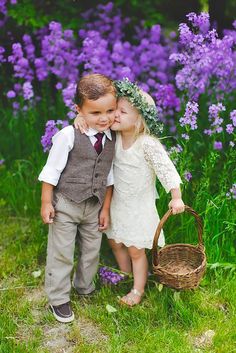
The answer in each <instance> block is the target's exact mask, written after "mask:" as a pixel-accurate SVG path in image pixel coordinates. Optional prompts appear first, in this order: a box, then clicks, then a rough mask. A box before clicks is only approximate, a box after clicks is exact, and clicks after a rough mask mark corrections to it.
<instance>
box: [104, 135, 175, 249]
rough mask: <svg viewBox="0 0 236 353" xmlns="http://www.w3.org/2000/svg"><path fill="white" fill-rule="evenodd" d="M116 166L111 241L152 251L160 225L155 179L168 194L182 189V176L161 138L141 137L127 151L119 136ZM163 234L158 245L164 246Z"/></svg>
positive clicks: (109, 232)
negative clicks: (180, 186) (160, 140)
mask: <svg viewBox="0 0 236 353" xmlns="http://www.w3.org/2000/svg"><path fill="white" fill-rule="evenodd" d="M113 165H114V191H113V196H112V202H111V208H110V214H111V225H110V228H109V229H108V230H107V231H106V234H107V237H108V238H109V239H114V240H115V241H116V242H117V243H123V244H125V245H126V246H128V247H129V246H135V247H136V248H139V249H141V248H147V249H151V248H152V242H153V237H154V235H155V231H156V228H157V225H158V223H159V220H160V219H159V215H158V213H157V210H156V205H155V199H156V198H157V192H156V187H155V180H156V176H157V177H158V179H159V181H160V182H161V184H162V186H163V187H164V188H165V190H166V192H169V191H170V190H171V189H172V188H177V187H179V185H180V183H181V179H180V176H179V174H178V172H177V171H176V169H175V166H174V164H173V163H172V161H171V160H170V158H169V157H168V154H167V153H166V151H165V149H164V147H163V146H162V144H161V143H160V142H159V140H158V139H156V138H154V137H151V136H148V135H145V136H140V137H139V138H138V139H137V140H136V141H135V143H134V144H133V145H132V146H131V147H130V148H129V149H127V150H124V149H123V147H122V141H121V136H120V134H117V140H116V150H115V157H114V160H113ZM164 244H165V239H164V234H163V232H162V233H161V235H160V238H159V243H158V245H159V246H164Z"/></svg>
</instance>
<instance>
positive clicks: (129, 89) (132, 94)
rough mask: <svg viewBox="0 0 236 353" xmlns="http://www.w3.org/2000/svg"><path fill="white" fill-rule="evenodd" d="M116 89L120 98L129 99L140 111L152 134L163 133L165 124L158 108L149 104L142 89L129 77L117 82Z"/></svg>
mask: <svg viewBox="0 0 236 353" xmlns="http://www.w3.org/2000/svg"><path fill="white" fill-rule="evenodd" d="M115 87H116V91H117V96H118V97H124V98H127V99H128V101H129V102H130V103H131V104H132V105H133V106H134V107H135V108H137V109H138V110H139V111H140V113H141V115H142V117H143V119H144V120H145V122H146V124H147V127H148V128H149V130H150V133H151V134H153V135H159V134H160V133H161V132H162V131H163V124H162V123H161V122H160V120H159V119H158V115H157V108H156V106H154V105H151V104H149V103H148V102H147V100H146V99H145V97H143V96H142V94H141V92H140V88H139V87H138V86H137V85H136V84H135V83H133V82H131V81H130V80H129V79H128V78H127V77H126V78H124V79H123V80H119V81H115Z"/></svg>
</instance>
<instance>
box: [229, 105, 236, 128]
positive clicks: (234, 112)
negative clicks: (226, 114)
mask: <svg viewBox="0 0 236 353" xmlns="http://www.w3.org/2000/svg"><path fill="white" fill-rule="evenodd" d="M230 119H231V120H232V123H233V126H235V127H236V109H235V110H232V112H231V113H230Z"/></svg>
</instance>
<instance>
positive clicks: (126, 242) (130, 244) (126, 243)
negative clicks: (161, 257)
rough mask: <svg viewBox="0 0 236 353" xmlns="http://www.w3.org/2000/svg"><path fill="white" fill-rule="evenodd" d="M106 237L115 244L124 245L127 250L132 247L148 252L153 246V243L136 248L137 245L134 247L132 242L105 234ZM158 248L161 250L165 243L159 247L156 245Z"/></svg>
mask: <svg viewBox="0 0 236 353" xmlns="http://www.w3.org/2000/svg"><path fill="white" fill-rule="evenodd" d="M106 236H107V238H108V239H112V240H114V241H115V242H116V243H117V244H120V243H122V244H124V245H125V246H126V247H127V248H129V247H131V246H134V247H135V248H137V249H149V250H151V249H152V244H153V242H152V243H151V245H147V244H146V245H144V244H143V246H142V245H141V246H137V245H135V244H134V243H133V242H128V241H127V240H123V239H121V238H114V237H112V236H109V235H107V234H106ZM158 246H159V247H160V248H163V246H165V242H164V243H162V244H161V245H159V244H158Z"/></svg>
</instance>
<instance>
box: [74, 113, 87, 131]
mask: <svg viewBox="0 0 236 353" xmlns="http://www.w3.org/2000/svg"><path fill="white" fill-rule="evenodd" d="M74 127H75V128H76V129H77V130H80V132H81V133H82V134H84V133H85V132H86V131H87V130H88V125H87V123H86V121H85V118H84V117H83V116H82V115H81V114H78V115H77V116H76V118H75V120H74Z"/></svg>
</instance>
